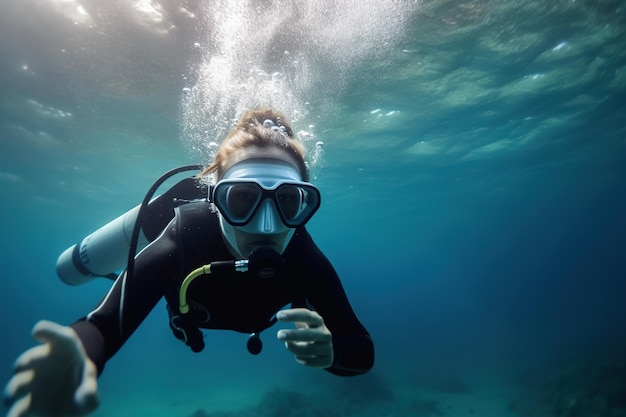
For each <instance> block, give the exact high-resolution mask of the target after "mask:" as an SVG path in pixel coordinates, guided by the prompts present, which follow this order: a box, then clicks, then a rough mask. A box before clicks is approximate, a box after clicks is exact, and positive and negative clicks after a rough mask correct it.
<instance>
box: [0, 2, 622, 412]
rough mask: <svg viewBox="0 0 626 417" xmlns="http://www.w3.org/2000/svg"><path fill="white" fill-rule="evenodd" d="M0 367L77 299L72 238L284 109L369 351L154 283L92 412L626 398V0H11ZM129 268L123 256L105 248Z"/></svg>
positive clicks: (528, 408) (5, 370) (3, 92)
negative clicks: (212, 312) (63, 269)
mask: <svg viewBox="0 0 626 417" xmlns="http://www.w3.org/2000/svg"><path fill="white" fill-rule="evenodd" d="M0 6H1V11H0V193H1V194H0V196H1V202H2V204H1V205H0V214H1V215H0V222H1V223H0V245H1V246H0V266H1V271H2V282H1V284H0V285H1V287H0V309H1V310H0V317H1V320H2V321H1V325H2V327H1V331H2V334H3V336H2V341H3V342H2V343H1V344H0V376H1V377H2V383H3V384H4V383H5V381H8V379H9V378H10V376H11V372H12V367H13V363H14V360H15V358H16V357H17V356H18V355H19V354H20V353H21V352H22V351H24V350H25V349H27V348H29V347H31V346H33V345H34V343H35V341H34V340H33V339H32V338H31V336H30V329H31V328H32V326H33V325H34V324H35V323H36V322H37V321H38V320H40V319H44V318H45V319H48V320H53V321H57V322H59V323H63V324H69V323H71V322H72V321H74V320H76V319H78V318H80V317H82V316H83V315H85V314H86V313H88V312H89V311H90V310H91V309H92V308H93V307H94V306H95V305H96V304H97V303H98V301H99V300H100V299H101V297H103V296H104V294H106V292H107V290H108V288H109V286H110V285H111V282H110V281H108V280H106V279H97V280H95V281H93V282H91V283H89V284H86V285H83V286H78V287H71V286H68V285H65V284H63V283H62V282H61V280H60V279H59V278H58V277H57V275H56V271H55V264H56V260H57V257H58V256H59V254H60V253H61V252H62V251H63V250H65V249H66V248H67V247H69V246H71V245H72V244H74V243H76V242H78V241H80V240H81V239H82V238H83V237H85V236H87V235H88V234H89V233H91V232H92V231H94V230H96V229H97V228H98V227H100V226H102V225H104V224H106V223H107V222H109V221H110V220H112V219H113V218H115V217H117V216H118V215H120V214H122V213H124V212H125V211H127V210H128V209H130V208H132V207H134V206H136V205H137V204H139V203H140V202H141V200H142V199H143V197H144V195H145V193H146V192H147V190H148V189H149V187H150V186H151V185H152V183H153V182H154V181H155V180H156V178H158V177H159V176H160V175H161V174H162V173H163V172H165V171H167V170H169V169H170V168H173V167H176V166H179V165H184V164H190V163H201V164H204V163H207V162H208V161H209V160H210V158H211V156H212V152H213V151H214V150H215V148H216V145H217V143H219V141H220V140H221V139H222V138H223V137H224V135H225V133H226V132H227V131H228V129H229V127H230V126H231V124H232V122H233V120H235V119H236V118H237V117H238V116H240V115H241V114H242V112H243V111H245V110H246V109H248V108H250V107H256V106H260V105H268V106H272V107H274V108H276V109H278V110H280V111H282V112H283V113H284V114H285V115H286V116H287V117H288V118H289V119H290V120H291V121H292V124H293V127H294V130H295V131H297V132H298V135H299V136H300V138H301V139H302V141H303V142H304V144H305V146H306V148H307V150H308V153H309V158H310V167H311V171H312V173H313V177H314V179H313V182H314V183H315V184H316V185H317V186H318V187H319V188H320V190H321V192H322V198H323V203H322V208H321V209H320V211H319V212H318V213H317V214H316V215H315V216H314V218H313V219H312V220H311V221H310V223H309V225H308V226H307V227H308V229H309V231H310V232H311V234H312V236H313V237H314V239H315V241H316V242H317V244H318V245H319V246H320V248H321V249H322V250H323V251H324V252H325V253H326V255H327V256H328V257H329V259H330V260H331V261H332V262H333V264H334V266H335V268H336V269H337V271H338V273H339V275H340V277H341V278H342V282H343V284H344V287H345V289H346V292H347V294H348V297H349V299H350V301H351V303H352V305H353V308H354V310H355V311H356V312H357V315H358V316H359V318H360V319H361V321H362V322H363V323H364V324H365V325H366V327H367V328H368V330H369V331H370V332H371V334H372V337H373V339H374V342H375V346H376V364H375V367H374V369H373V371H372V372H371V373H369V374H367V375H365V376H360V377H355V378H339V377H335V376H332V375H329V374H327V373H326V372H324V371H320V370H314V369H305V368H304V367H302V366H300V365H298V364H297V363H296V362H295V361H294V360H293V357H292V356H291V355H290V354H289V353H287V352H286V351H285V350H284V348H283V346H282V344H281V343H280V342H279V341H278V340H277V339H276V338H275V332H276V331H277V330H278V329H279V328H280V327H279V326H274V327H273V328H271V329H269V330H267V331H265V332H264V333H263V334H262V339H263V341H264V351H263V352H262V353H261V354H260V355H258V356H252V355H250V354H248V352H247V351H246V347H245V343H246V340H247V335H245V334H238V333H234V332H225V331H210V332H206V333H205V335H206V338H205V341H206V344H207V347H206V349H205V350H204V351H203V352H201V353H199V354H194V353H192V352H191V351H190V349H188V348H187V347H185V346H184V345H183V344H182V343H180V342H179V341H177V340H176V339H175V338H174V337H173V336H172V334H171V332H170V330H169V328H168V325H167V315H166V311H165V306H164V305H163V304H161V305H159V306H158V307H157V308H156V309H155V310H154V311H153V313H152V314H151V316H150V317H148V319H147V320H146V321H145V322H144V324H143V325H142V326H141V327H140V329H139V330H138V331H137V332H136V333H135V334H134V336H133V337H132V338H131V339H130V341H129V342H128V343H127V344H126V345H125V346H124V347H123V349H122V350H121V351H120V352H119V353H118V354H117V355H116V356H115V357H114V358H113V359H112V360H110V361H109V363H108V364H107V367H106V369H105V371H104V373H103V375H102V377H101V378H100V380H99V386H100V396H101V406H100V408H99V409H98V410H97V411H96V412H95V413H94V414H93V415H94V416H119V417H123V416H136V415H151V416H156V417H158V416H168V417H169V416H171V417H189V416H194V417H204V416H212V417H243V416H260V417H270V416H271V417H278V416H281V417H285V416H287V417H289V416H300V417H302V416H304V417H312V416H324V417H336V416H380V417H382V416H388V417H404V416H423V417H428V416H445V417H448V416H449V417H465V416H487V417H518V416H529V417H544V416H545V417H552V416H555V417H557V416H564V417H565V416H567V417H578V416H580V417H593V416H600V417H618V416H626V302H625V298H626V3H624V2H623V1H618V0H593V1H592V0H547V1H546V0H532V1H517V0H502V1H497V0H467V1H465V0H462V1H456V0H431V1H426V0H424V1H392V0H382V1H380V0H379V1H372V0H359V1H357V0H345V1H341V2H339V1H332V0H293V1H287V0H284V1H261V0H238V1H226V0H218V1H206V2H201V1H171V2H167V1H163V0H161V1H150V0H126V1H122V0H109V1H106V2H99V1H96V0H0ZM120 267H123V264H121V265H120Z"/></svg>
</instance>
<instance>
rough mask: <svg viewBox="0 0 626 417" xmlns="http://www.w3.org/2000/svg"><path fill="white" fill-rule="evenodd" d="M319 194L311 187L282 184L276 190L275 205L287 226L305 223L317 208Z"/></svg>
mask: <svg viewBox="0 0 626 417" xmlns="http://www.w3.org/2000/svg"><path fill="white" fill-rule="evenodd" d="M319 202H320V199H319V193H318V192H317V190H316V189H315V188H313V187H311V186H304V185H295V184H283V185H281V186H280V187H278V189H277V190H276V203H277V205H278V208H279V210H280V211H281V213H282V216H283V219H284V220H285V222H286V224H287V226H292V227H293V226H298V225H300V224H303V223H304V222H305V221H307V220H308V219H309V218H310V217H311V216H312V215H313V213H314V212H315V211H316V210H317V209H318V207H319Z"/></svg>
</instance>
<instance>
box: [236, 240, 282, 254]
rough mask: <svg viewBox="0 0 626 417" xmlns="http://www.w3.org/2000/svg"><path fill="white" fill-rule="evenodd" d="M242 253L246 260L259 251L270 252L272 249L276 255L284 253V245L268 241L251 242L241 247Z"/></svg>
mask: <svg viewBox="0 0 626 417" xmlns="http://www.w3.org/2000/svg"><path fill="white" fill-rule="evenodd" d="M239 248H240V250H241V253H244V254H246V255H245V256H246V258H250V255H251V254H252V252H255V251H258V250H259V249H263V250H268V249H271V250H273V251H274V252H276V253H280V252H281V251H282V245H279V244H277V243H276V242H268V241H257V242H250V243H246V244H243V245H239Z"/></svg>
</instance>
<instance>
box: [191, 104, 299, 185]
mask: <svg viewBox="0 0 626 417" xmlns="http://www.w3.org/2000/svg"><path fill="white" fill-rule="evenodd" d="M266 120H271V121H272V123H273V125H274V128H272V127H271V126H270V127H267V126H264V122H265V121H266ZM248 146H258V147H261V148H267V147H270V146H274V147H276V148H278V149H283V150H284V151H285V152H286V153H287V154H288V155H291V156H292V157H293V158H295V160H296V161H297V163H298V169H299V170H300V174H301V176H302V180H303V181H308V180H309V173H308V168H307V166H306V163H305V159H304V147H303V146H302V144H301V143H300V142H299V141H298V140H297V139H295V138H294V137H293V131H292V130H291V126H290V125H289V122H287V120H286V119H285V117H284V116H283V115H282V114H281V113H279V112H276V111H274V110H272V109H268V108H262V109H255V110H248V111H247V112H246V113H245V114H244V115H243V116H242V117H241V119H240V120H239V122H237V124H236V125H235V127H234V128H233V129H232V130H231V131H230V132H229V133H228V135H227V136H226V138H225V139H224V140H223V141H222V143H221V144H220V147H219V148H218V150H217V153H216V154H215V159H214V160H213V163H211V165H209V166H208V167H207V168H206V169H205V170H204V171H202V172H201V173H200V174H199V175H198V176H199V177H202V176H205V175H209V174H215V177H216V178H215V180H216V181H219V180H220V179H222V177H223V176H224V173H225V171H226V169H227V168H228V167H229V162H230V158H231V156H232V155H233V154H234V153H235V152H237V151H238V150H241V149H245V148H247V147H248Z"/></svg>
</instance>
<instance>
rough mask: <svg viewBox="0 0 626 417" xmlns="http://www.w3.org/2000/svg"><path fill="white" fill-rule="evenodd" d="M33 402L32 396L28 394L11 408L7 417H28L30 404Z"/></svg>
mask: <svg viewBox="0 0 626 417" xmlns="http://www.w3.org/2000/svg"><path fill="white" fill-rule="evenodd" d="M31 400H32V396H31V394H28V395H26V396H24V397H22V398H20V399H19V400H17V401H16V402H15V403H14V404H13V406H12V407H11V408H9V413H8V414H7V417H26V416H28V413H29V411H30V410H29V409H30V403H31Z"/></svg>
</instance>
